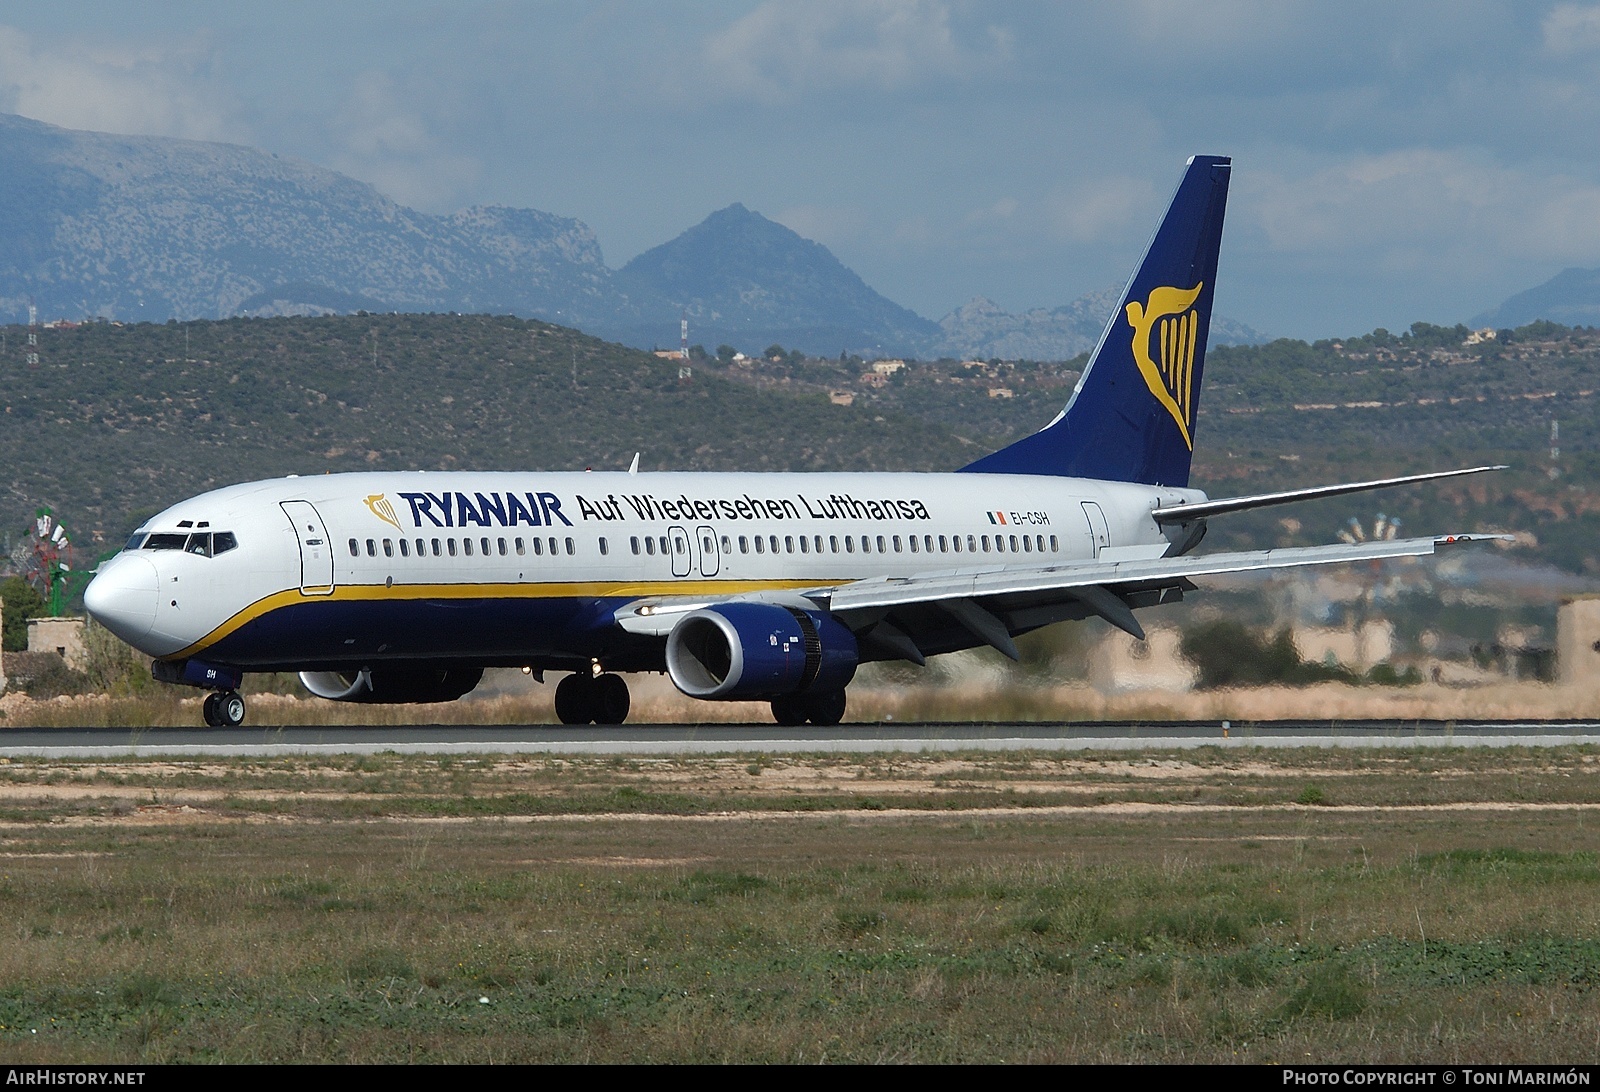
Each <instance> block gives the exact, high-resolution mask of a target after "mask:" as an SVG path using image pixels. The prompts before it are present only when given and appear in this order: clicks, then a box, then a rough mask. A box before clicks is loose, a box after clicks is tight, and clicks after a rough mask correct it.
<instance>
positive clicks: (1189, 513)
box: [1150, 464, 1510, 523]
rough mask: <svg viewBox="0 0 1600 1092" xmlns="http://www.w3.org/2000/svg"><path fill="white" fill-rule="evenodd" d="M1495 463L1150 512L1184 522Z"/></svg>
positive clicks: (1474, 471) (1480, 468) (1453, 475)
mask: <svg viewBox="0 0 1600 1092" xmlns="http://www.w3.org/2000/svg"><path fill="white" fill-rule="evenodd" d="M1507 469H1510V468H1509V467H1507V466H1505V465H1504V464H1502V465H1499V466H1470V467H1467V468H1466V469H1464V470H1438V471H1434V472H1433V473H1431V474H1407V475H1406V476H1405V477H1402V478H1378V479H1376V480H1374V481H1370V482H1344V483H1342V484H1340V485H1317V486H1312V487H1311V488H1310V489H1290V490H1288V491H1286V492H1283V493H1260V494H1257V495H1256V496H1253V497H1227V498H1225V499H1223V500H1208V501H1200V502H1198V503H1196V504H1175V505H1172V506H1171V507H1170V508H1157V509H1156V510H1155V511H1153V512H1151V513H1150V514H1151V515H1152V516H1154V517H1155V519H1156V522H1157V523H1188V522H1190V521H1191V520H1197V519H1206V518H1208V517H1210V516H1220V515H1223V514H1224V513H1227V512H1243V511H1246V510H1248V509H1251V508H1268V507H1270V506H1272V505H1274V504H1290V503H1292V502H1294V501H1304V500H1315V499H1317V498H1319V497H1338V496H1342V495H1343V494H1345V493H1364V492H1366V491H1367V490H1368V489H1387V488H1388V487H1389V486H1391V485H1410V484H1411V483H1413V482H1431V481H1435V480H1437V479H1439V478H1459V477H1461V476H1462V475H1464V474H1482V473H1484V472H1486V471H1489V470H1507Z"/></svg>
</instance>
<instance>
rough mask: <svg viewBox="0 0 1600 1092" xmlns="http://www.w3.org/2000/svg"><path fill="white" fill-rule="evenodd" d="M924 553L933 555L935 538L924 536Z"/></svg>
mask: <svg viewBox="0 0 1600 1092" xmlns="http://www.w3.org/2000/svg"><path fill="white" fill-rule="evenodd" d="M922 552H923V553H926V554H931V553H933V536H932V535H923V536H922Z"/></svg>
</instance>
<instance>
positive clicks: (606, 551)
mask: <svg viewBox="0 0 1600 1092" xmlns="http://www.w3.org/2000/svg"><path fill="white" fill-rule="evenodd" d="M610 552H611V547H610V546H609V545H608V544H607V543H606V536H604V535H601V536H600V556H601V557H605V556H606V555H607V554H609V553H610Z"/></svg>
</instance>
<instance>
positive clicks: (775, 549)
mask: <svg viewBox="0 0 1600 1092" xmlns="http://www.w3.org/2000/svg"><path fill="white" fill-rule="evenodd" d="M767 541H768V542H770V543H772V552H773V553H777V552H778V536H777V535H768V536H767Z"/></svg>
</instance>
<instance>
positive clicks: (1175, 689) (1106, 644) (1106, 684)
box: [1089, 626, 1200, 694]
mask: <svg viewBox="0 0 1600 1092" xmlns="http://www.w3.org/2000/svg"><path fill="white" fill-rule="evenodd" d="M1182 640H1183V638H1182V636H1181V634H1179V632H1178V630H1177V629H1176V628H1174V627H1171V626H1152V627H1150V628H1149V629H1148V630H1146V631H1145V639H1144V640H1143V641H1139V640H1136V639H1134V638H1133V637H1132V636H1130V635H1129V634H1126V633H1122V632H1120V631H1119V632H1116V633H1112V634H1109V635H1107V636H1106V638H1105V639H1104V640H1102V641H1101V642H1100V643H1099V644H1097V645H1095V646H1094V649H1093V651H1091V652H1090V653H1089V685H1091V686H1093V687H1094V688H1095V689H1096V690H1098V691H1100V692H1101V693H1102V694H1125V693H1128V692H1130V691H1135V690H1165V691H1168V692H1171V693H1185V692H1187V691H1190V690H1193V689H1194V686H1195V683H1196V682H1198V681H1199V679H1200V673H1199V671H1198V670H1196V668H1195V666H1194V664H1192V663H1190V662H1189V661H1188V660H1185V659H1184V658H1183V655H1182V653H1181V652H1180V651H1179V646H1180V645H1181V644H1182Z"/></svg>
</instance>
